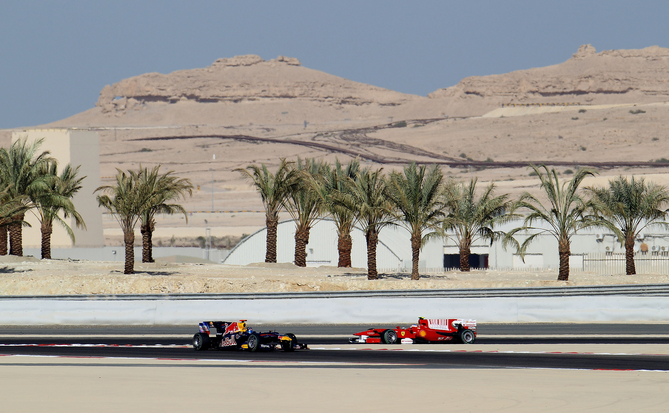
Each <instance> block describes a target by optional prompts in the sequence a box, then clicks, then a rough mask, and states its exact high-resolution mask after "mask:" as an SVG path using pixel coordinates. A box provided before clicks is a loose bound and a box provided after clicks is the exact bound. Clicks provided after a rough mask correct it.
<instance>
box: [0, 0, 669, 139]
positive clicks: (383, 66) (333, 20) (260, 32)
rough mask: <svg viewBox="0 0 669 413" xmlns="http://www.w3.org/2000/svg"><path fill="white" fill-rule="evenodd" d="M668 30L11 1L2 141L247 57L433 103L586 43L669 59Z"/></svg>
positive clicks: (560, 16) (545, 15)
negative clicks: (289, 62)
mask: <svg viewBox="0 0 669 413" xmlns="http://www.w3.org/2000/svg"><path fill="white" fill-rule="evenodd" d="M667 17H669V2H666V1H661V0H657V1H634V2H632V1H629V0H626V1H622V0H621V1H617V0H590V1H583V0H579V1H576V0H574V1H571V0H559V1H546V0H517V1H513V0H507V1H503V0H490V1H477V0H460V1H449V0H425V1H420V0H414V1H393V0H353V1H348V0H347V1H337V0H329V1H320V0H304V1H303V0H288V1H285V0H284V1H253V0H247V1H231V0H228V1H226V0H215V1H197V0H191V1H177V0H159V1H158V0H156V1H153V0H134V1H123V0H114V1H104V2H102V1H90V0H81V1H75V0H59V1H46V0H44V1H31V0H2V2H0V128H13V127H20V126H34V125H39V124H43V123H48V122H52V121H55V120H59V119H63V118H66V117H68V116H71V115H74V114H76V113H78V112H81V111H84V110H86V109H89V108H91V107H93V106H94V105H95V102H96V101H97V99H98V95H99V92H100V90H101V89H102V88H103V87H104V86H105V85H107V84H111V83H114V82H118V81H119V80H121V79H124V78H127V77H130V76H135V75H140V74H142V73H147V72H160V73H169V72H172V71H174V70H180V69H190V68H197V67H205V66H208V65H210V64H211V63H212V62H213V61H214V60H216V59H217V58H220V57H232V56H235V55H242V54H257V55H260V56H261V57H262V58H264V59H273V58H276V57H277V56H279V55H284V56H289V57H297V58H298V59H300V61H301V62H302V64H303V65H304V66H306V67H308V68H312V69H317V70H321V71H324V72H327V73H330V74H333V75H337V76H341V77H344V78H347V79H351V80H355V81H358V82H364V83H369V84H372V85H375V86H380V87H385V88H389V89H393V90H397V91H400V92H404V93H413V94H418V95H426V94H428V93H430V92H432V91H434V90H436V89H439V88H442V87H447V86H452V85H454V84H456V83H457V82H458V81H459V80H460V79H462V78H463V77H467V76H472V75H488V74H494V73H505V72H509V71H512V70H519V69H527V68H530V67H539V66H546V65H551V64H556V63H560V62H563V61H565V60H567V59H568V58H570V57H571V55H572V54H573V53H574V52H576V50H577V49H578V47H579V46H580V45H581V44H585V43H591V44H592V45H593V46H595V48H596V49H597V50H598V51H601V50H606V49H635V48H643V47H647V46H652V45H659V46H662V47H669V39H668V37H669V30H668V29H667V22H666V20H667ZM667 70H669V67H668V68H667Z"/></svg>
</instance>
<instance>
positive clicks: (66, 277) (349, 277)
mask: <svg viewBox="0 0 669 413" xmlns="http://www.w3.org/2000/svg"><path fill="white" fill-rule="evenodd" d="M668 281H669V275H666V274H646V275H634V276H627V275H616V276H606V275H595V274H591V273H583V272H575V271H573V272H572V274H571V275H570V280H569V281H568V282H558V281H557V270H548V271H538V272H537V271H535V272H529V271H518V272H514V271H486V270H473V271H471V272H470V273H462V272H458V271H452V272H440V273H425V274H422V277H421V279H420V280H418V281H412V280H411V277H410V274H408V273H403V274H398V273H388V274H381V275H380V279H379V280H375V281H370V280H367V271H366V269H364V268H336V267H318V268H311V267H307V268H300V267H296V266H295V265H293V264H266V263H257V264H250V265H247V266H234V265H223V264H181V263H174V262H167V261H157V262H155V263H150V264H142V263H136V264H135V274H131V275H125V274H123V263H122V262H103V261H71V260H39V259H37V258H33V257H24V258H21V257H11V256H4V257H0V295H78V294H176V293H255V292H294V291H356V290H398V289H429V290H433V289H464V288H505V287H549V286H585V285H615V284H657V283H666V282H668Z"/></svg>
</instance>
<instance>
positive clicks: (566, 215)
mask: <svg viewBox="0 0 669 413" xmlns="http://www.w3.org/2000/svg"><path fill="white" fill-rule="evenodd" d="M531 167H532V169H533V170H534V173H536V174H537V176H538V177H539V180H540V181H541V188H542V189H543V190H544V191H545V193H546V197H547V201H548V206H544V205H543V204H542V203H541V202H540V201H539V200H538V199H537V198H536V197H534V196H533V195H531V194H529V193H527V192H526V193H524V194H523V195H522V196H521V199H520V201H519V206H521V207H524V208H527V209H529V210H530V213H529V215H527V216H526V217H525V220H524V222H523V226H522V227H519V228H515V229H513V230H511V231H509V233H508V235H509V238H507V239H506V240H505V242H512V243H514V244H516V246H517V243H516V242H515V240H513V239H512V237H513V236H514V235H515V234H517V233H518V232H520V231H527V230H533V231H534V232H533V234H532V235H530V236H528V237H527V238H526V239H525V240H524V241H523V243H522V245H520V247H519V248H518V252H519V254H520V255H521V256H524V255H525V252H526V251H527V248H528V247H529V245H530V244H531V243H532V242H533V241H534V240H535V239H536V237H537V236H538V235H540V234H551V235H552V236H553V237H555V239H556V240H557V242H558V253H559V255H560V272H559V274H558V281H568V280H569V256H570V254H571V249H570V248H571V238H572V236H574V234H576V233H577V232H578V230H580V229H583V228H588V227H593V226H598V225H602V221H601V220H600V219H598V218H597V217H595V216H593V215H588V214H586V213H587V211H588V210H589V209H591V208H592V203H591V202H589V201H586V200H584V199H583V198H582V197H581V196H580V195H579V193H578V189H579V186H580V185H581V183H582V182H583V180H584V179H585V178H587V177H588V176H594V175H595V172H594V171H593V170H591V169H587V168H582V169H579V170H578V171H577V172H576V173H575V174H574V176H573V177H572V178H571V179H570V180H569V181H567V182H562V183H560V181H559V179H558V174H557V172H556V171H555V169H551V170H550V171H549V170H548V168H547V167H546V166H545V165H541V166H540V167H538V166H535V165H531ZM537 221H539V222H545V223H546V224H548V229H545V228H534V227H532V224H533V223H534V222H537Z"/></svg>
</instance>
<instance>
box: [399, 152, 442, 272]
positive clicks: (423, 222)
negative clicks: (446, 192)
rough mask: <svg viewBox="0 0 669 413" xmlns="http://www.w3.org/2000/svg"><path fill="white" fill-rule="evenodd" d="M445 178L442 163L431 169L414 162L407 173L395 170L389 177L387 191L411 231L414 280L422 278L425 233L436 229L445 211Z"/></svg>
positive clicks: (403, 223) (404, 223)
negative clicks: (443, 204) (443, 200)
mask: <svg viewBox="0 0 669 413" xmlns="http://www.w3.org/2000/svg"><path fill="white" fill-rule="evenodd" d="M443 178H444V175H443V174H442V172H441V169H439V167H438V166H436V165H432V166H431V167H430V169H429V170H428V169H427V168H426V167H425V166H424V165H421V166H417V165H416V163H415V162H412V163H411V164H410V165H408V166H405V167H404V174H400V173H397V172H393V173H391V174H390V178H389V180H388V186H387V187H386V195H387V197H388V199H389V200H390V201H391V202H392V203H393V204H394V206H395V208H396V211H397V214H396V216H395V218H396V219H397V220H398V221H399V222H400V223H401V224H402V225H403V226H404V227H405V228H406V229H407V230H408V231H409V233H410V234H411V258H412V263H413V265H412V268H411V279H412V280H418V279H420V274H419V273H418V262H419V258H420V250H421V248H422V246H423V243H424V241H425V239H426V236H427V234H425V233H426V232H427V231H430V230H434V229H436V228H437V226H438V224H439V221H440V219H441V218H442V217H443V215H444V213H443V212H442V205H441V202H440V200H439V195H440V192H441V182H442V180H443Z"/></svg>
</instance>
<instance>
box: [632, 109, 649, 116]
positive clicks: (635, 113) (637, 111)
mask: <svg viewBox="0 0 669 413" xmlns="http://www.w3.org/2000/svg"><path fill="white" fill-rule="evenodd" d="M630 113H631V114H632V115H638V114H639V113H646V111H645V110H641V109H637V110H630Z"/></svg>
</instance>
